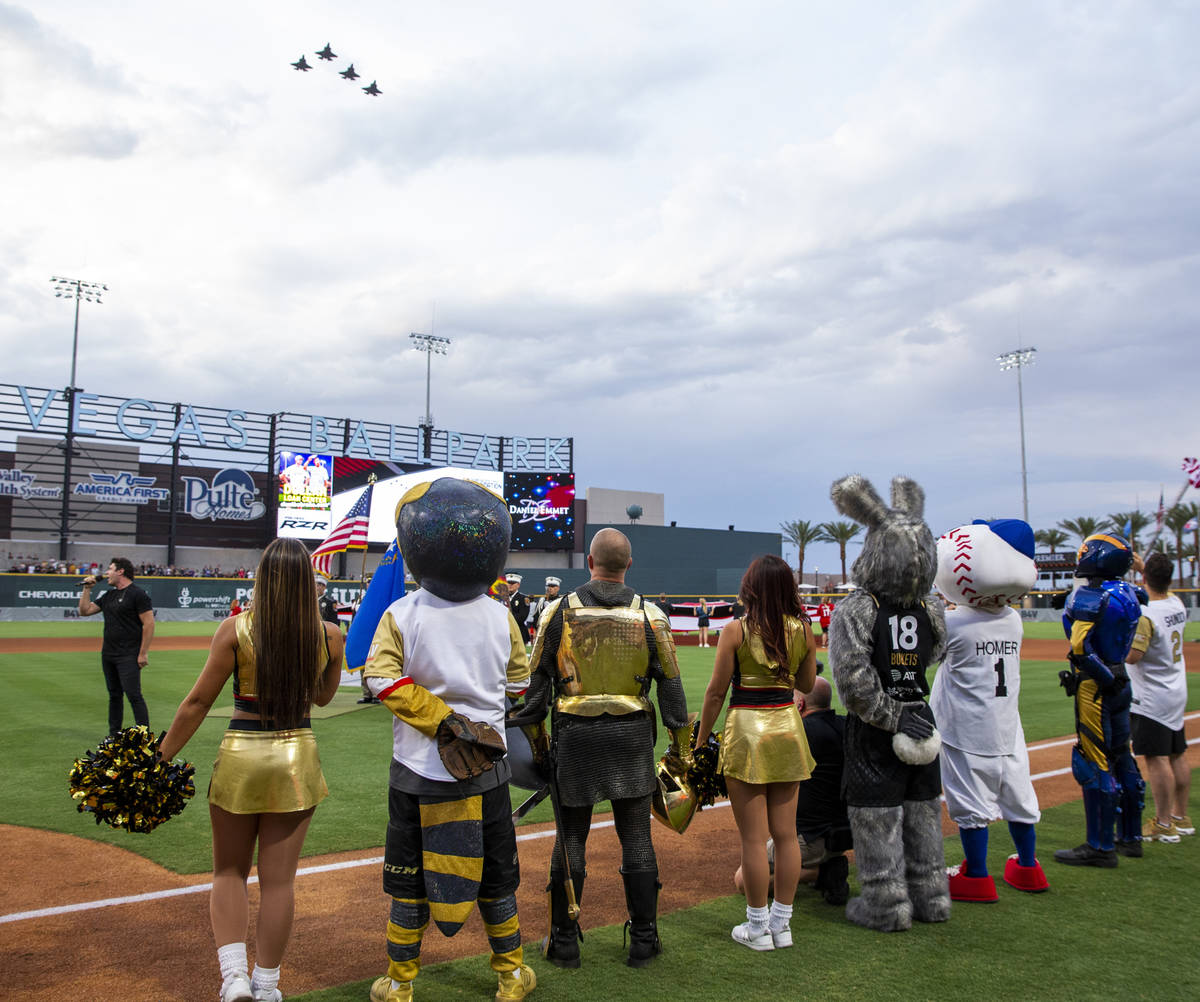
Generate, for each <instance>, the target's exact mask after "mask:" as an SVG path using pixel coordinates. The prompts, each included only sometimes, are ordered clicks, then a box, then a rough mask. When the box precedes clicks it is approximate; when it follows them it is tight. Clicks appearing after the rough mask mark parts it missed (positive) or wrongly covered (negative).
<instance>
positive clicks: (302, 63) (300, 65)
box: [292, 56, 312, 73]
mask: <svg viewBox="0 0 1200 1002" xmlns="http://www.w3.org/2000/svg"><path fill="white" fill-rule="evenodd" d="M292 66H293V68H295V69H298V70H301V71H303V72H304V73H307V72H308V71H309V70H311V69H312V67H311V66H309V65H308V60H307V59H305V58H304V57H303V56H301V57H300V58H299V59H297V60H296V61H295V62H294V63H292Z"/></svg>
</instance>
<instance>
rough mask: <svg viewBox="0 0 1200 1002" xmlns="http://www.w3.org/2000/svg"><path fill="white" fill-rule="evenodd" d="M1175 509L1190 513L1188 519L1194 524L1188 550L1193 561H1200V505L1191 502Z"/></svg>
mask: <svg viewBox="0 0 1200 1002" xmlns="http://www.w3.org/2000/svg"><path fill="white" fill-rule="evenodd" d="M1175 507H1177V508H1182V509H1183V510H1184V511H1186V512H1187V513H1188V519H1189V520H1190V521H1191V523H1192V545H1191V546H1190V547H1189V548H1188V549H1189V550H1190V551H1191V559H1192V560H1200V504H1197V503H1196V502H1195V501H1189V502H1188V503H1187V504H1182V505H1176V506H1175ZM1181 583H1182V582H1181Z"/></svg>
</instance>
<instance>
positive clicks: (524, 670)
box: [506, 612, 529, 692]
mask: <svg viewBox="0 0 1200 1002" xmlns="http://www.w3.org/2000/svg"><path fill="white" fill-rule="evenodd" d="M508 641H509V644H510V646H511V650H510V653H509V655H508V670H507V673H506V674H507V686H506V688H507V689H508V690H509V691H510V692H511V691H516V692H522V691H524V690H525V689H527V688H528V687H529V655H528V654H526V653H525V641H524V640H522V639H521V630H520V628H519V627H518V626H517V621H516V619H514V618H513V614H512V613H511V612H510V613H509V614H508Z"/></svg>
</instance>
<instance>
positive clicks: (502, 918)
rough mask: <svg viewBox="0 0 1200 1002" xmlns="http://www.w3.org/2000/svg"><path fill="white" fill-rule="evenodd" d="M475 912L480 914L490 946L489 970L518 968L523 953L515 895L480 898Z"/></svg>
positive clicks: (500, 970) (501, 970)
mask: <svg viewBox="0 0 1200 1002" xmlns="http://www.w3.org/2000/svg"><path fill="white" fill-rule="evenodd" d="M479 914H480V915H481V916H482V917H483V927H484V929H485V930H486V931H487V937H488V943H489V944H490V945H491V947H492V970H493V971H495V972H496V973H497V974H503V973H505V972H508V971H515V970H517V969H519V968H520V966H521V960H522V956H523V955H522V951H521V926H520V923H519V922H518V920H517V897H516V895H515V894H506V895H505V896H504V897H502V898H480V899H479Z"/></svg>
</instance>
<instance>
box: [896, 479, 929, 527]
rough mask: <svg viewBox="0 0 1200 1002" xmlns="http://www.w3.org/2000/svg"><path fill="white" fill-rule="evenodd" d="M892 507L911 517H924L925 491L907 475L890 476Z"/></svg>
mask: <svg viewBox="0 0 1200 1002" xmlns="http://www.w3.org/2000/svg"><path fill="white" fill-rule="evenodd" d="M892 507H893V508H895V509H896V511H902V512H904V514H906V515H911V516H912V517H913V518H919V519H922V520H924V518H925V492H924V491H923V490H921V485H920V484H918V483H917V482H916V481H915V480H910V479H909V478H908V477H893V478H892Z"/></svg>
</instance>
